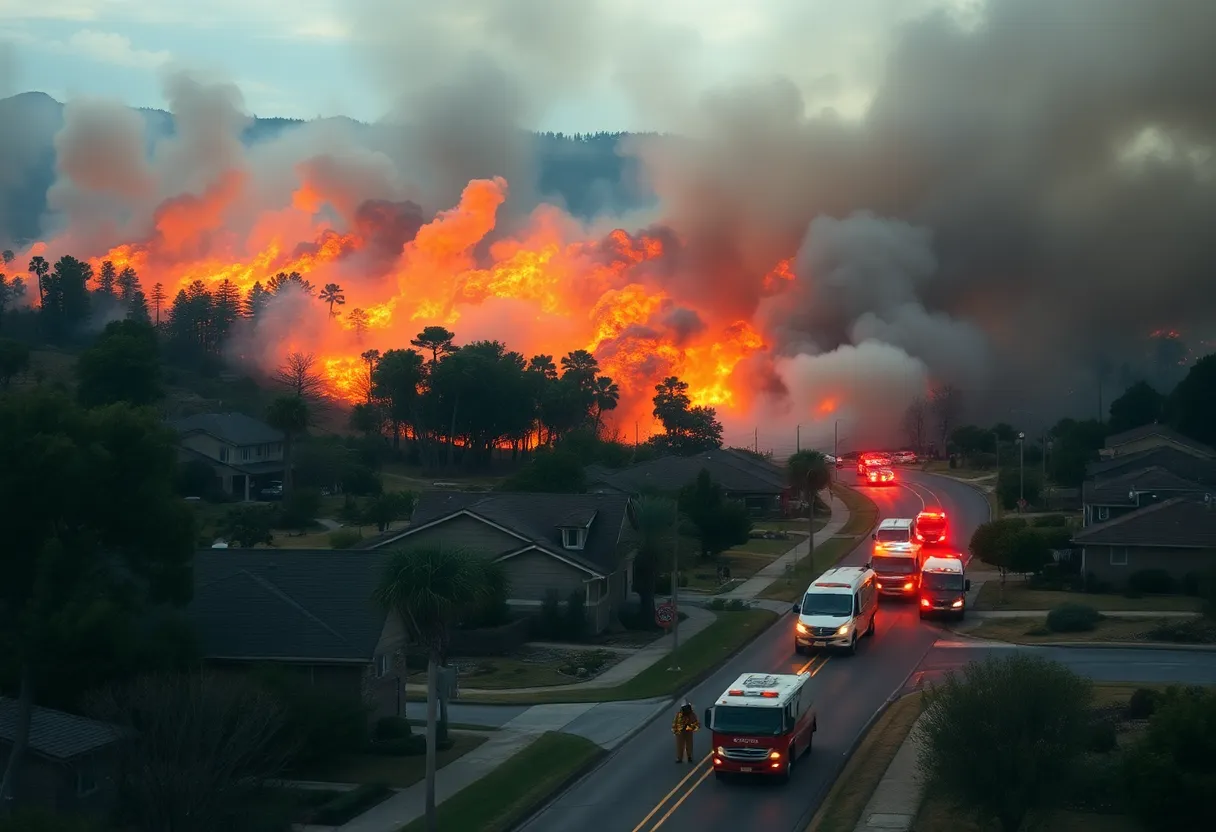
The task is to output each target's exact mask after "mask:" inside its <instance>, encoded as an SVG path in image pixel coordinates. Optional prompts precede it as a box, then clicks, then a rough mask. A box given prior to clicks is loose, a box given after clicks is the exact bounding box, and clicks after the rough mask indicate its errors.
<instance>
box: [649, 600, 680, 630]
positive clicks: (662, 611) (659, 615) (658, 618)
mask: <svg viewBox="0 0 1216 832" xmlns="http://www.w3.org/2000/svg"><path fill="white" fill-rule="evenodd" d="M675 620H676V608H675V607H674V606H672V605H671V604H670V603H668V604H659V605H658V606H657V607H655V608H654V621H655V623H656V624H658V625H659V626H660V627H670V626H671V625H672V622H674V621H675Z"/></svg>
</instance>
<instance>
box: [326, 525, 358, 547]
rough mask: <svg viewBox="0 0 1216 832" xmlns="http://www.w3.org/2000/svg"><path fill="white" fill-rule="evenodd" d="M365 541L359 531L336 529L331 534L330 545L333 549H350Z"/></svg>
mask: <svg viewBox="0 0 1216 832" xmlns="http://www.w3.org/2000/svg"><path fill="white" fill-rule="evenodd" d="M362 539H363V532H361V531H359V530H358V529H334V530H333V531H332V532H330V533H329V545H330V548H333V549H349V548H350V547H351V546H354V545H355V544H356V543H358V542H359V541H360V540H362Z"/></svg>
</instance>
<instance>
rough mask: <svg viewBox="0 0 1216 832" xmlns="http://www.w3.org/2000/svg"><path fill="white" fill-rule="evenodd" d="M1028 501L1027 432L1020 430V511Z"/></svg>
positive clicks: (1020, 511) (1019, 511)
mask: <svg viewBox="0 0 1216 832" xmlns="http://www.w3.org/2000/svg"><path fill="white" fill-rule="evenodd" d="M1025 502H1026V434H1025V433H1022V432H1021V431H1019V432H1018V513H1019V514H1021V513H1022V504H1023V503H1025Z"/></svg>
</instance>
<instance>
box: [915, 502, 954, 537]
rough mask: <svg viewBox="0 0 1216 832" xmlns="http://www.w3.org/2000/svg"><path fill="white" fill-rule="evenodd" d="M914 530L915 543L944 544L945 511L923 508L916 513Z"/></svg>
mask: <svg viewBox="0 0 1216 832" xmlns="http://www.w3.org/2000/svg"><path fill="white" fill-rule="evenodd" d="M913 528H914V531H915V537H916V542H917V543H922V544H928V545H930V546H944V545H945V543H946V512H944V511H942V510H941V509H925V510H924V511H922V512H921V513H920V514H918V515H916V523H915V524H914V527H913Z"/></svg>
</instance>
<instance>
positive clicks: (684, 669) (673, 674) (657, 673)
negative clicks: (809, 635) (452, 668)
mask: <svg viewBox="0 0 1216 832" xmlns="http://www.w3.org/2000/svg"><path fill="white" fill-rule="evenodd" d="M716 615H717V618H716V619H715V620H714V623H712V624H710V625H709V626H708V627H706V628H705V629H704V630H702V631H701V632H699V633H697V634H696V635H695V636H693V637H692V638H690V639H689V640H688V641H686V642H684V643H682V644H681V645H680V648H679V650H678V651H676V652H675V653H674V654H672V653H669V654H667V655H665V656H663V657H662V658H660V659H659V660H658V661H656V662H655V663H654V664H652V665H651V666H650V667H648V668H646V669H645V670H643V671H642V672H641V673H639V674H638V675H637V676H635V677H634V678H633V679H630V680H629V681H628V682H625V683H623V684H620V685H617V686H616V687H610V688H575V689H573V690H562V689H561V688H554V689H553V690H552V691H538V692H536V693H516V694H512V693H501V694H492V693H491V694H474V693H470V694H463V693H462V694H461V697H460V698H461V701H467V702H477V703H501V704H531V705H535V704H541V703H546V702H615V701H620V700H625V699H647V698H649V697H652V696H670V695H672V694H674V693H678V692H680V691H683V690H687V689H688V688H690V687H691V686H692V685H693V684H695V683H696V682H697V681H699V680H700V678H701V677H702V676H704V675H705V674H706V673H708V672H709V671H711V670H712V669H713V668H715V667H717V666H718V665H720V664H721V663H722V662H724V661H726V660H727V659H728V658H730V657H731V656H732V655H734V654H735V653H736V652H738V651H739V650H740V649H741V648H742V647H743V646H744V645H745V644H747V643H748V642H750V641H751V640H752V639H754V638H755V637H756V636H758V635H760V633H762V632H764V631H765V630H766V629H768V627H769V626H770V625H771V624H772V623H773V622H774V621H776V620H777V618H778V616H777V614H776V613H774V612H771V611H769V610H759V609H751V610H740V611H737V612H735V611H722V612H718V613H716ZM669 667H679V668H680V669H679V670H668V669H667V668H669ZM454 828H455V827H454Z"/></svg>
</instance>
